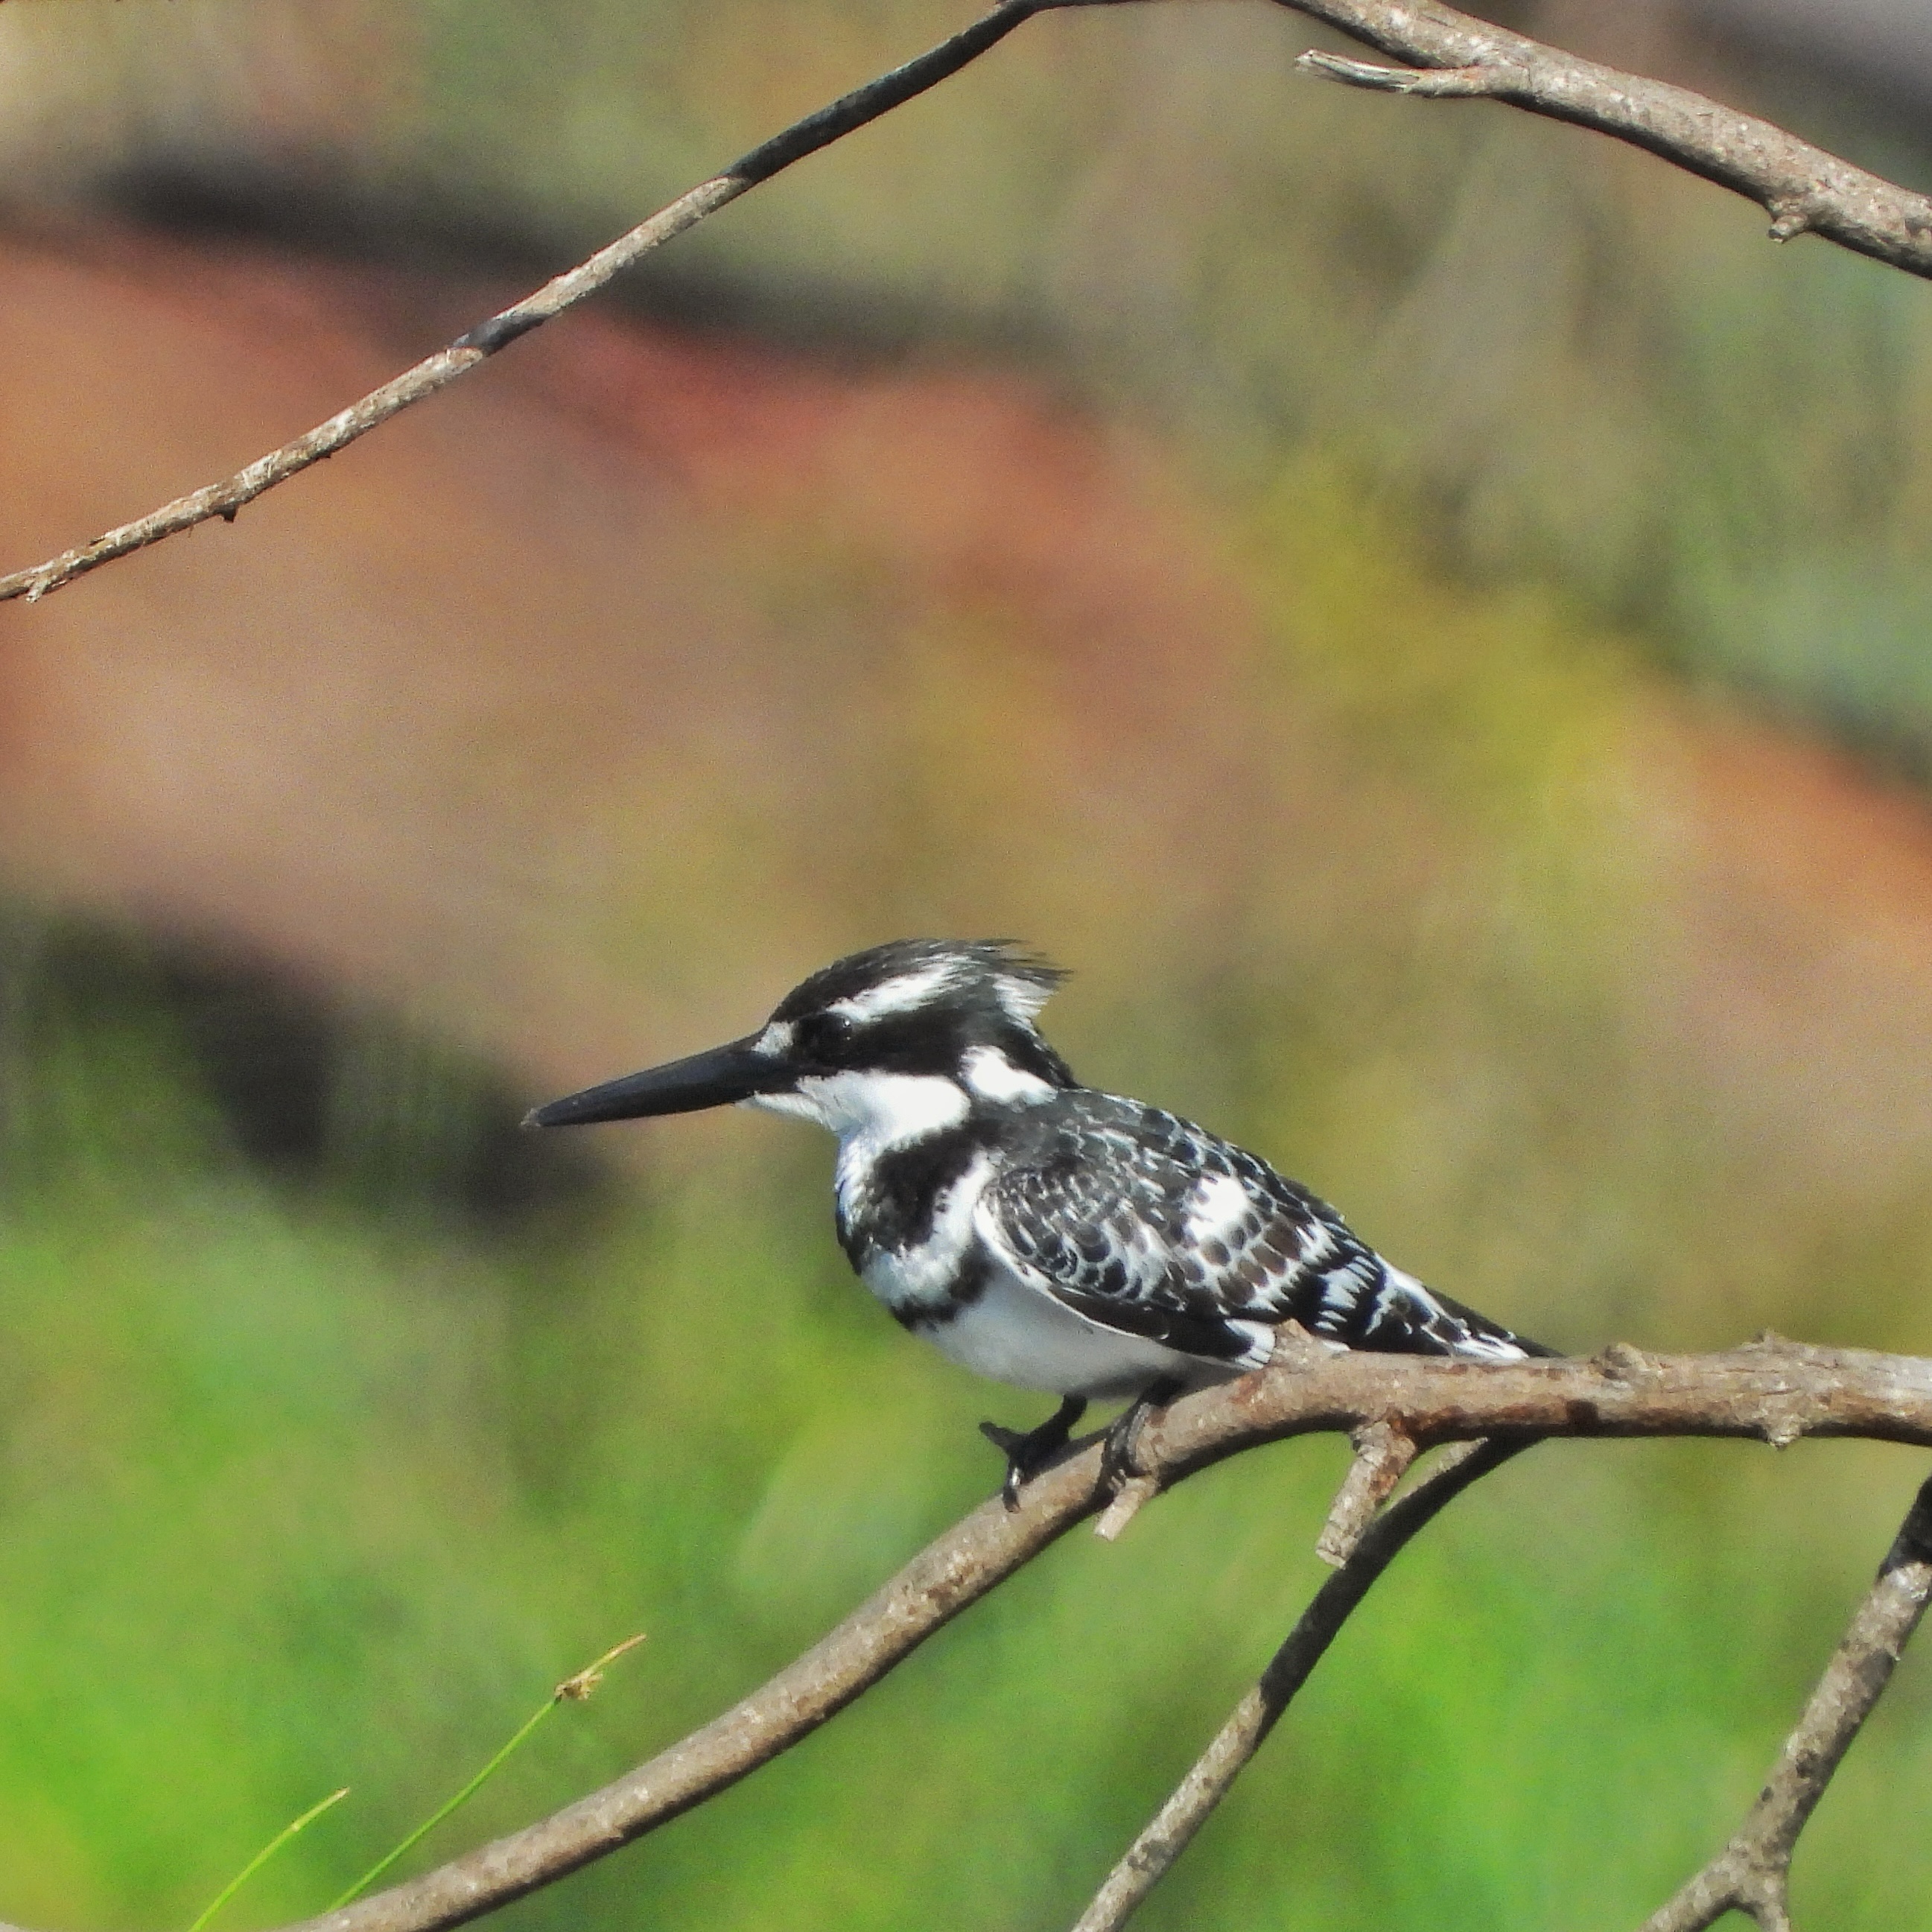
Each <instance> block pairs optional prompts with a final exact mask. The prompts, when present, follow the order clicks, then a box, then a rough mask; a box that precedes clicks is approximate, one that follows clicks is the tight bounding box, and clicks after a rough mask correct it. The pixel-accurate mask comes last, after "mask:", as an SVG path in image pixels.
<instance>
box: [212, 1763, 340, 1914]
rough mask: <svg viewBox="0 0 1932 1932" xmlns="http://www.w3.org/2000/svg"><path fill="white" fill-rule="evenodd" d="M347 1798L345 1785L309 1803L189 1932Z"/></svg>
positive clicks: (222, 1892) (225, 1886)
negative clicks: (284, 1848)
mask: <svg viewBox="0 0 1932 1932" xmlns="http://www.w3.org/2000/svg"><path fill="white" fill-rule="evenodd" d="M347 1796H349V1787H348V1786H347V1785H346V1784H345V1785H344V1787H342V1789H341V1790H340V1791H332V1792H331V1793H329V1796H327V1797H326V1798H325V1799H323V1801H322V1802H321V1803H320V1805H311V1806H310V1807H309V1808H308V1810H307V1811H305V1812H304V1813H303V1814H302V1816H301V1817H299V1818H298V1819H297V1820H296V1821H295V1822H294V1823H293V1824H292V1825H284V1826H283V1827H282V1829H281V1830H280V1831H279V1832H277V1833H276V1834H275V1836H274V1837H273V1838H271V1839H270V1840H269V1842H268V1843H266V1845H264V1846H263V1847H262V1849H260V1851H259V1852H257V1853H256V1854H255V1855H254V1857H253V1858H251V1859H250V1860H249V1861H248V1863H247V1864H245V1865H244V1866H243V1867H242V1869H241V1870H239V1872H237V1873H236V1874H235V1876H233V1878H231V1879H229V1881H228V1882H227V1883H226V1885H223V1887H222V1888H221V1889H220V1891H218V1892H217V1893H216V1894H215V1895H214V1902H213V1903H211V1904H210V1905H209V1906H208V1908H207V1909H206V1910H205V1911H204V1912H202V1915H201V1916H200V1917H199V1918H197V1919H196V1921H194V1923H193V1924H192V1925H190V1927H188V1928H187V1932H202V1927H204V1926H205V1925H206V1924H207V1923H208V1921H209V1920H210V1919H211V1918H213V1917H214V1915H215V1914H216V1913H217V1912H219V1911H220V1909H221V1908H222V1907H223V1906H224V1905H226V1903H228V1901H229V1900H230V1899H231V1898H233V1897H234V1896H235V1894H236V1893H237V1892H238V1891H240V1890H241V1889H242V1887H243V1886H244V1885H246V1884H247V1883H248V1881H249V1880H250V1879H251V1878H253V1877H254V1876H255V1874H256V1873H257V1872H258V1871H260V1870H261V1869H262V1867H263V1866H264V1865H265V1864H267V1863H268V1862H269V1860H270V1859H271V1858H273V1857H274V1856H275V1854H276V1853H277V1852H279V1851H280V1850H281V1849H282V1847H283V1846H284V1845H286V1844H287V1843H288V1842H289V1841H290V1839H291V1838H293V1837H295V1836H296V1834H297V1833H298V1832H305V1831H306V1830H307V1829H308V1827H309V1826H311V1825H313V1824H314V1823H315V1821H316V1820H317V1819H318V1818H320V1817H321V1816H322V1814H323V1813H324V1812H325V1811H328V1810H329V1808H330V1807H331V1806H332V1805H340V1804H341V1802H342V1801H343V1799H345V1798H347Z"/></svg>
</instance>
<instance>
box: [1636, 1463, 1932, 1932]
mask: <svg viewBox="0 0 1932 1932" xmlns="http://www.w3.org/2000/svg"><path fill="white" fill-rule="evenodd" d="M1928 1598H1932V1479H1928V1480H1927V1482H1926V1483H1925V1484H1924V1486H1923V1487H1921V1489H1920V1490H1919V1492H1918V1496H1917V1498H1916V1499H1915V1501H1914V1502H1913V1503H1912V1508H1911V1509H1910V1511H1909V1512H1908V1513H1907V1514H1906V1519H1905V1522H1904V1523H1903V1526H1902V1527H1901V1528H1900V1530H1899V1532H1898V1538H1897V1541H1896V1542H1894V1544H1892V1546H1891V1550H1890V1552H1889V1553H1888V1555H1887V1556H1886V1557H1885V1561H1884V1562H1883V1563H1882V1564H1881V1565H1879V1573H1878V1580H1877V1581H1876V1583H1873V1586H1872V1587H1871V1590H1870V1594H1869V1595H1867V1597H1866V1598H1865V1600H1864V1602H1863V1603H1861V1604H1860V1605H1859V1606H1858V1611H1857V1613H1856V1615H1855V1616H1853V1617H1852V1621H1851V1623H1850V1625H1849V1628H1847V1629H1846V1632H1845V1634H1844V1636H1843V1637H1842V1638H1841V1640H1840V1641H1839V1644H1838V1649H1836V1650H1835V1651H1834V1652H1832V1661H1831V1662H1830V1663H1829V1664H1826V1667H1825V1671H1824V1675H1823V1676H1821V1677H1820V1679H1819V1680H1818V1685H1817V1689H1816V1690H1814V1691H1813V1692H1812V1694H1811V1700H1810V1702H1809V1703H1807V1704H1806V1706H1805V1710H1804V1714H1803V1715H1802V1716H1801V1717H1800V1718H1799V1720H1798V1722H1797V1724H1796V1725H1795V1726H1794V1727H1793V1730H1792V1732H1791V1735H1790V1736H1789V1737H1787V1739H1785V1741H1784V1748H1782V1749H1781V1751H1779V1753H1778V1762H1777V1763H1776V1764H1775V1766H1773V1767H1772V1773H1771V1776H1770V1777H1769V1779H1767V1780H1766V1783H1765V1787H1764V1789H1763V1790H1762V1791H1761V1792H1760V1793H1758V1796H1757V1802H1756V1803H1755V1804H1754V1805H1752V1807H1751V1811H1750V1812H1749V1813H1748V1814H1747V1815H1746V1817H1745V1822H1744V1823H1742V1825H1741V1826H1739V1828H1738V1829H1737V1832H1736V1835H1734V1836H1733V1838H1732V1839H1731V1841H1730V1843H1729V1844H1727V1846H1725V1847H1724V1849H1723V1850H1722V1851H1721V1852H1719V1853H1718V1855H1717V1856H1716V1857H1715V1858H1713V1859H1712V1861H1711V1862H1710V1863H1709V1864H1708V1865H1706V1867H1704V1869H1703V1870H1702V1871H1700V1872H1699V1873H1697V1876H1695V1877H1694V1878H1692V1879H1691V1880H1690V1881H1689V1882H1688V1883H1687V1884H1686V1885H1685V1886H1684V1887H1683V1888H1682V1890H1681V1891H1679V1892H1678V1893H1677V1894H1676V1897H1673V1898H1672V1899H1671V1900H1670V1901H1669V1903H1667V1904H1665V1905H1663V1906H1660V1907H1659V1908H1658V1910H1657V1911H1655V1912H1653V1913H1652V1915H1650V1917H1649V1918H1646V1920H1645V1921H1644V1922H1643V1932H1703V1928H1704V1927H1706V1926H1707V1925H1709V1924H1712V1923H1714V1922H1715V1921H1716V1920H1718V1919H1719V1918H1722V1917H1723V1916H1724V1914H1725V1913H1726V1912H1732V1911H1736V1912H1748V1913H1750V1915H1751V1917H1752V1918H1755V1919H1756V1920H1757V1922H1758V1924H1760V1926H1761V1927H1763V1928H1764V1932H1791V1912H1790V1884H1791V1855H1792V1852H1793V1850H1794V1849H1796V1846H1797V1843H1798V1835H1799V1833H1800V1832H1802V1831H1803V1830H1804V1829H1805V1824H1806V1823H1807V1822H1808V1820H1809V1819H1810V1818H1811V1814H1812V1811H1814V1808H1816V1807H1817V1803H1818V1801H1819V1799H1821V1798H1822V1797H1823V1796H1824V1795H1825V1787H1826V1785H1828V1784H1830V1783H1831V1781H1832V1773H1833V1772H1835V1771H1836V1770H1837V1769H1838V1766H1839V1764H1840V1763H1841V1761H1842V1760H1843V1757H1844V1755H1845V1754H1846V1751H1849V1750H1850V1748H1851V1747H1852V1739H1854V1738H1855V1737H1856V1736H1858V1732H1859V1730H1860V1728H1861V1726H1862V1725H1863V1724H1864V1721H1865V1720H1866V1718H1868V1717H1869V1716H1870V1715H1871V1711H1872V1707H1873V1706H1874V1705H1875V1704H1876V1703H1877V1702H1878V1700H1879V1697H1880V1695H1881V1694H1882V1692H1883V1691H1884V1690H1885V1685H1887V1684H1888V1683H1889V1682H1891V1673H1892V1671H1893V1669H1894V1667H1895V1666H1896V1665H1897V1662H1898V1660H1899V1657H1900V1653H1901V1652H1903V1650H1904V1649H1905V1646H1906V1643H1908V1642H1909V1640H1910V1638H1911V1636H1912V1632H1913V1631H1915V1630H1916V1629H1917V1628H1918V1620H1919V1619H1920V1618H1921V1617H1922V1616H1924V1614H1925V1606H1926V1603H1927V1600H1928Z"/></svg>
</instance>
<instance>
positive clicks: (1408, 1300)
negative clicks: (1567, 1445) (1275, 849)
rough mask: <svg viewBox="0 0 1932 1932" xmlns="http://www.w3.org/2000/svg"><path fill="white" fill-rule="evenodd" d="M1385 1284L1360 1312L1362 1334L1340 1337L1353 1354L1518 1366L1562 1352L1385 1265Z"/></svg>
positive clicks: (1366, 1300) (1363, 1303)
mask: <svg viewBox="0 0 1932 1932" xmlns="http://www.w3.org/2000/svg"><path fill="white" fill-rule="evenodd" d="M1382 1277H1383V1278H1382V1286H1380V1287H1379V1288H1378V1289H1376V1291H1375V1292H1374V1293H1373V1294H1372V1295H1366V1296H1364V1298H1363V1299H1362V1301H1361V1303H1360V1304H1358V1309H1357V1311H1356V1313H1357V1317H1358V1322H1359V1324H1360V1327H1359V1331H1358V1333H1357V1334H1337V1338H1336V1339H1337V1340H1339V1341H1343V1342H1346V1343H1348V1345H1349V1347H1351V1348H1352V1349H1377V1350H1386V1351H1388V1352H1391V1353H1392V1354H1397V1355H1460V1356H1461V1357H1463V1358H1465V1359H1466V1360H1468V1361H1479V1362H1517V1361H1525V1360H1526V1359H1528V1358H1530V1357H1532V1356H1546V1357H1547V1356H1553V1355H1556V1354H1557V1353H1558V1351H1557V1350H1556V1349H1548V1348H1545V1347H1544V1345H1543V1344H1542V1343H1541V1342H1532V1341H1531V1340H1529V1338H1528V1337H1526V1336H1523V1335H1517V1334H1512V1333H1511V1331H1510V1330H1508V1329H1507V1328H1504V1327H1503V1326H1502V1324H1501V1323H1500V1322H1492V1321H1491V1320H1490V1318H1489V1317H1488V1316H1487V1315H1479V1314H1478V1313H1477V1312H1476V1311H1475V1309H1473V1308H1466V1307H1464V1306H1463V1304H1462V1303H1461V1302H1460V1301H1451V1299H1450V1298H1449V1297H1448V1295H1438V1294H1437V1293H1436V1292H1435V1290H1434V1289H1428V1288H1425V1287H1424V1286H1423V1285H1422V1283H1421V1282H1419V1281H1418V1280H1416V1279H1415V1277H1414V1276H1413V1275H1410V1274H1404V1273H1403V1271H1402V1270H1401V1269H1400V1268H1391V1267H1390V1266H1389V1265H1388V1263H1387V1262H1384V1263H1383V1264H1382Z"/></svg>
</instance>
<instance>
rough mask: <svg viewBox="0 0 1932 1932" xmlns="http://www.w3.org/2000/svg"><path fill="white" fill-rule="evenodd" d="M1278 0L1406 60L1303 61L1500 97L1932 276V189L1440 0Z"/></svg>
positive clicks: (1440, 94)
mask: <svg viewBox="0 0 1932 1932" xmlns="http://www.w3.org/2000/svg"><path fill="white" fill-rule="evenodd" d="M1275 4H1276V5H1277V6H1282V7H1289V8H1290V9H1291V10H1293V11H1294V12H1295V13H1306V14H1307V15H1308V16H1310V17H1311V18H1312V19H1314V20H1320V21H1322V22H1324V23H1325V24H1326V25H1328V26H1331V27H1335V28H1339V29H1340V31H1342V32H1343V33H1345V34H1348V35H1349V37H1351V38H1352V39H1355V40H1362V41H1365V42H1367V44H1368V45H1370V46H1373V47H1374V48H1376V49H1378V50H1379V52H1382V53H1385V54H1388V55H1391V56H1392V57H1393V58H1395V59H1397V60H1400V61H1404V62H1408V63H1409V66H1408V67H1407V68H1385V67H1377V66H1375V65H1372V64H1371V63H1370V62H1366V61H1357V60H1346V59H1343V58H1340V56H1338V55H1334V54H1328V53H1306V54H1304V55H1302V56H1301V62H1300V63H1299V65H1301V68H1302V70H1303V71H1304V72H1305V73H1309V74H1318V75H1320V76H1322V77H1324V78H1325V79H1328V80H1338V81H1340V82H1342V83H1344V84H1345V85H1346V86H1350V87H1366V88H1373V89H1378V90H1379V91H1381V92H1385V93H1391V94H1406V95H1420V96H1421V97H1424V98H1434V99H1438V100H1441V99H1445V98H1446V99H1458V100H1472V99H1481V100H1487V101H1502V102H1505V104H1508V106H1510V107H1520V108H1522V109H1523V110H1525V111H1526V113H1531V114H1540V115H1546V116H1547V117H1548V118H1550V119H1551V120H1555V121H1568V122H1570V123H1571V124H1572V125H1573V126H1576V127H1589V128H1593V129H1595V130H1596V132H1598V133H1600V134H1607V135H1609V136H1611V138H1612V139H1615V140H1619V141H1627V142H1629V143H1630V144H1631V145H1632V146H1634V147H1638V148H1643V149H1645V150H1646V151H1647V152H1648V153H1650V154H1655V155H1658V157H1661V159H1663V160H1667V161H1670V162H1672V163H1674V164H1675V165H1676V166H1679V167H1680V168H1684V169H1688V171H1689V172H1691V173H1692V174H1694V175H1702V176H1703V178H1704V179H1705V180H1706V181H1715V182H1716V183H1717V184H1718V186H1719V187H1727V188H1729V189H1730V190H1731V191H1732V192H1733V193H1734V194H1741V195H1742V196H1745V199H1748V200H1750V201H1754V202H1757V204H1758V205H1760V207H1761V208H1763V210H1764V211H1765V212H1766V214H1769V216H1770V217H1771V233H1772V239H1773V240H1774V241H1778V242H1788V241H1790V239H1792V238H1793V236H1797V235H1802V234H1804V233H1807V232H1808V231H1809V232H1810V233H1812V234H1814V235H1822V236H1824V237H1825V239H1826V240H1827V241H1829V242H1837V243H1838V245H1839V246H1840V247H1841V248H1849V249H1850V250H1852V251H1853V252H1854V253H1855V254H1860V255H1869V256H1870V257H1872V259H1873V260H1874V261H1879V262H1884V263H1888V264H1889V265H1890V266H1891V267H1893V268H1894V269H1904V270H1905V272H1906V273H1907V274H1908V275H1926V276H1932V199H1927V197H1926V196H1924V195H1922V194H1914V193H1912V192H1911V191H1910V190H1909V189H1906V188H1902V187H1899V186H1897V184H1895V183H1894V182H1891V181H1886V180H1884V179H1883V178H1881V177H1880V176H1879V175H1874V174H1868V173H1867V172H1866V171H1865V170H1864V169H1863V168H1855V167H1853V166H1852V164H1851V163H1849V161H1843V160H1840V159H1839V158H1838V156H1837V155H1835V154H1828V153H1826V151H1825V150H1824V149H1823V148H1814V146H1812V145H1811V143H1810V142H1808V141H1801V140H1799V139H1798V138H1797V136H1795V135H1793V134H1787V133H1786V132H1785V131H1784V129H1783V128H1781V127H1774V126H1773V125H1772V124H1771V122H1769V121H1761V120H1760V119H1759V118H1757V116H1756V115H1751V114H1740V113H1738V112H1736V110H1734V109H1732V108H1729V107H1721V106H1720V105H1719V104H1718V103H1717V102H1716V101H1709V100H1706V98H1705V97H1704V96H1703V95H1701V94H1693V93H1692V92H1691V91H1690V90H1689V89H1688V88H1682V87H1673V86H1670V85H1669V84H1668V83H1666V82H1664V81H1661V80H1646V79H1644V78H1643V77H1641V76H1639V75H1637V74H1624V73H1622V72H1620V71H1619V70H1618V69H1617V68H1611V67H1604V66H1603V65H1601V64H1600V63H1599V62H1595V61H1588V60H1583V59H1580V58H1578V57H1577V55H1574V54H1568V53H1565V52H1562V50H1561V49H1558V48H1556V47H1552V46H1545V45H1544V43H1542V42H1541V41H1540V40H1531V39H1529V38H1528V37H1526V35H1524V34H1513V33H1511V31H1509V30H1508V28H1504V27H1496V26H1491V25H1490V23H1489V22H1487V20H1476V19H1474V18H1473V17H1471V16H1470V15H1469V14H1467V13H1457V12H1456V11H1455V10H1454V9H1452V8H1451V7H1442V6H1438V5H1435V4H1433V0H1275ZM1418 70H1420V71H1418Z"/></svg>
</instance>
